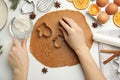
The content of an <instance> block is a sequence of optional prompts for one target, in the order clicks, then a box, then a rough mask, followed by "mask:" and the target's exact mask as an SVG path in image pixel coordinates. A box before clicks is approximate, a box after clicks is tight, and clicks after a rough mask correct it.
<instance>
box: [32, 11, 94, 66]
mask: <svg viewBox="0 0 120 80" xmlns="http://www.w3.org/2000/svg"><path fill="white" fill-rule="evenodd" d="M63 16H66V17H69V18H72V19H73V20H75V22H77V24H78V25H79V26H80V27H81V28H82V29H83V31H84V34H85V39H86V43H87V46H88V47H89V48H91V46H92V43H93V40H92V32H91V30H90V28H89V26H88V24H87V22H86V20H85V17H84V15H83V14H81V13H80V12H78V11H72V10H60V11H55V12H51V13H48V14H45V15H44V16H42V17H41V18H39V19H38V21H37V22H36V24H35V26H34V29H33V32H32V36H31V40H30V50H31V53H32V54H33V56H34V57H35V58H36V59H37V60H38V61H39V62H41V63H42V64H44V65H46V66H48V67H63V66H73V65H76V64H78V63H79V60H78V57H77V55H76V54H75V52H74V51H73V50H72V49H71V48H70V47H69V46H68V45H67V43H66V42H65V40H64V38H63V34H62V32H61V31H60V30H59V29H58V27H60V24H59V20H60V19H61V18H62V17H63ZM42 24H44V25H45V26H46V27H49V29H51V30H47V31H50V32H48V33H50V34H51V35H50V36H49V37H46V36H41V37H40V36H39V34H40V32H39V31H41V30H43V29H41V30H39V29H40V27H44V26H43V25H42ZM41 25H42V26H41ZM38 30H39V31H38ZM44 31H45V29H44ZM44 31H42V34H43V33H44ZM45 33H46V31H45ZM78 43H79V42H78ZM83 54H84V53H83Z"/></svg>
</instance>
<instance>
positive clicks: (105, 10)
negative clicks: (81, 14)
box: [87, 0, 118, 25]
mask: <svg viewBox="0 0 120 80" xmlns="http://www.w3.org/2000/svg"><path fill="white" fill-rule="evenodd" d="M97 1H99V2H97ZM97 1H94V2H93V3H92V4H90V6H89V8H88V10H87V13H88V15H89V16H90V17H91V18H93V19H94V20H95V21H96V22H97V23H98V24H99V25H103V24H105V23H106V22H107V21H108V20H109V18H110V17H112V16H113V14H115V13H116V12H117V11H118V6H117V5H116V6H117V7H116V6H115V5H114V4H113V3H114V2H113V0H97ZM100 1H108V2H107V3H106V5H104V7H100V5H101V3H100ZM91 6H95V7H97V9H99V10H98V12H97V13H96V14H91V13H90V12H89V10H90V7H91ZM108 6H109V7H108ZM111 7H113V8H112V9H114V10H112V9H110V8H111ZM93 11H96V10H95V8H94V9H93Z"/></svg>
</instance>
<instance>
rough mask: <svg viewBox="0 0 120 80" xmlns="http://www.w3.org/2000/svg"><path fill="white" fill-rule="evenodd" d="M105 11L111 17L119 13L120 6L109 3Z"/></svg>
mask: <svg viewBox="0 0 120 80" xmlns="http://www.w3.org/2000/svg"><path fill="white" fill-rule="evenodd" d="M105 11H106V12H107V13H108V14H109V15H113V14H115V13H116V12H117V11H118V6H117V5H116V4H114V3H109V5H108V6H107V7H106V9H105Z"/></svg>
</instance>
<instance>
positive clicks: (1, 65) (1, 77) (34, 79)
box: [0, 0, 119, 80]
mask: <svg viewBox="0 0 120 80" xmlns="http://www.w3.org/2000/svg"><path fill="white" fill-rule="evenodd" d="M35 1H36V0H35ZM58 1H60V2H61V8H59V9H56V8H54V7H52V9H51V10H50V11H49V12H51V11H55V10H62V9H72V10H77V9H76V8H74V6H73V4H72V3H69V2H67V1H66V0H58ZM5 2H6V3H7V6H8V10H9V13H8V15H9V16H8V22H7V24H6V26H5V28H4V29H3V30H2V31H0V44H2V45H3V54H2V55H1V56H0V80H12V79H13V75H12V69H11V68H10V66H9V63H8V59H7V58H8V54H9V51H10V49H11V46H12V39H13V37H12V36H11V35H10V32H9V23H10V21H11V20H12V19H13V17H15V16H17V15H19V14H21V13H20V9H21V7H22V6H23V4H24V3H25V2H24V1H23V0H21V2H20V4H19V6H18V8H17V9H16V10H15V11H12V10H10V5H11V3H10V1H9V0H5ZM86 10H87V9H86ZM86 10H82V11H80V10H79V11H80V12H82V13H83V14H84V15H85V16H86V20H87V22H88V24H89V26H90V28H91V30H92V32H93V34H94V32H96V31H100V32H102V31H109V30H118V29H119V28H117V27H116V26H115V25H114V24H113V21H112V19H110V20H109V21H108V22H107V23H106V24H105V25H103V26H101V27H99V28H97V29H93V28H92V27H91V24H92V22H93V20H92V19H91V18H90V17H89V16H88V15H87V14H86ZM35 14H37V17H36V18H35V20H34V21H33V22H34V23H35V21H36V20H37V19H38V18H39V17H40V16H42V15H43V14H45V13H40V12H37V11H36V12H35ZM111 17H112V16H111ZM111 36H112V35H111ZM27 44H28V51H29V39H28V43H27ZM98 49H99V47H98V43H97V42H94V43H93V46H92V48H91V50H90V52H91V54H92V56H93V58H94V60H95V62H96V63H97V65H98V66H99V67H100V64H99V62H100V61H99V50H98ZM29 59H30V68H29V75H28V80H38V79H39V80H40V79H41V80H45V79H46V80H48V79H50V80H61V79H62V80H75V79H76V80H80V79H81V80H84V77H83V73H82V70H81V68H80V66H79V65H76V66H72V67H62V68H52V69H51V68H48V73H47V74H45V75H43V74H42V73H41V69H42V68H43V67H44V65H42V64H40V63H39V62H38V61H37V60H36V59H35V58H34V57H33V56H32V55H31V53H30V52H29ZM56 73H57V74H56ZM65 73H66V74H65ZM73 73H75V74H73ZM55 74H56V75H55ZM73 75H75V76H74V77H72V76H73Z"/></svg>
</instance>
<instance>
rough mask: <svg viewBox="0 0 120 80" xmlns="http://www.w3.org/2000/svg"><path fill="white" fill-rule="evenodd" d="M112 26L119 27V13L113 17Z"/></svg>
mask: <svg viewBox="0 0 120 80" xmlns="http://www.w3.org/2000/svg"><path fill="white" fill-rule="evenodd" d="M113 21H114V24H115V25H116V26H118V27H120V12H117V13H116V14H115V15H114V17H113Z"/></svg>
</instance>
